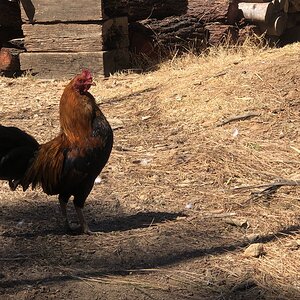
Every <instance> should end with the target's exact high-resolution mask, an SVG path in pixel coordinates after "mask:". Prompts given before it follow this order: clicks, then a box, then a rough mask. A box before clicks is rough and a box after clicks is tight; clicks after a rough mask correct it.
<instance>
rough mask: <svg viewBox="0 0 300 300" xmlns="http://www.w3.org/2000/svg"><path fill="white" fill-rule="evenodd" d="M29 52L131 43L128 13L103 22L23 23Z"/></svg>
mask: <svg viewBox="0 0 300 300" xmlns="http://www.w3.org/2000/svg"><path fill="white" fill-rule="evenodd" d="M22 29H23V32H24V35H25V48H26V49H27V51H29V52H43V51H45V52H86V51H87V52H90V51H102V50H111V49H119V48H126V47H128V46H129V39H128V22H127V17H121V18H115V19H109V20H106V21H103V22H102V24H76V23H69V24H67V23H58V24H23V26H22Z"/></svg>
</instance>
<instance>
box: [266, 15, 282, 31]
mask: <svg viewBox="0 0 300 300" xmlns="http://www.w3.org/2000/svg"><path fill="white" fill-rule="evenodd" d="M286 26H287V15H286V14H282V15H280V16H278V17H277V18H276V19H275V20H274V22H273V23H272V24H271V26H269V27H268V29H267V35H275V36H281V35H282V34H283V32H284V31H285V29H286Z"/></svg>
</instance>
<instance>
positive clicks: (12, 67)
mask: <svg viewBox="0 0 300 300" xmlns="http://www.w3.org/2000/svg"><path fill="white" fill-rule="evenodd" d="M22 52H24V50H20V49H16V48H1V49H0V71H6V72H8V71H9V72H18V71H20V61H19V55H20V53H22Z"/></svg>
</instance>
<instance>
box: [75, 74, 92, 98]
mask: <svg viewBox="0 0 300 300" xmlns="http://www.w3.org/2000/svg"><path fill="white" fill-rule="evenodd" d="M92 85H95V84H94V83H93V77H92V74H91V72H90V71H89V70H82V72H81V74H78V75H77V76H76V77H75V78H74V80H73V86H74V88H75V90H77V91H78V92H79V93H80V94H83V93H85V92H87V91H88V90H89V88H90V87H91V86H92Z"/></svg>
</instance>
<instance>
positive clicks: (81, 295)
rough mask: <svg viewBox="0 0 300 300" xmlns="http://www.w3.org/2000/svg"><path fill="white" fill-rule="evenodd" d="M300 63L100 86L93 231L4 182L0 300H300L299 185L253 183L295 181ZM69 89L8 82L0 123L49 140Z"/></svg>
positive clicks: (227, 58)
mask: <svg viewBox="0 0 300 300" xmlns="http://www.w3.org/2000/svg"><path fill="white" fill-rule="evenodd" d="M299 66H300V45H299V44H294V45H291V46H287V47H285V48H282V49H273V50H272V49H271V50H270V49H262V50H261V49H255V48H242V49H239V50H236V51H235V50H230V51H228V50H227V51H226V50H220V49H219V50H218V51H216V52H215V53H212V54H211V55H209V56H206V57H194V56H192V55H189V56H187V57H184V58H181V59H177V58H174V59H173V60H172V61H170V62H167V63H165V64H163V65H162V66H161V67H160V68H159V69H158V70H156V71H153V72H150V73H147V74H134V73H129V74H118V75H113V76H112V77H110V78H109V79H107V80H103V79H100V78H96V79H95V80H96V83H97V86H96V87H93V88H92V89H91V92H92V94H94V96H95V97H96V99H97V101H98V102H99V103H100V107H101V109H102V110H103V112H104V114H105V115H106V116H107V117H108V119H109V121H110V122H111V124H112V126H113V128H114V132H115V143H114V149H113V152H112V155H111V158H110V161H109V164H108V165H107V167H106V168H105V170H104V171H103V173H102V174H101V182H100V183H98V184H95V187H94V189H93V191H92V193H91V194H90V196H89V198H88V199H87V202H86V206H85V216H86V218H87V221H88V223H89V225H90V227H91V229H92V230H94V231H96V232H97V233H98V234H97V235H96V236H86V235H76V234H74V235H70V234H67V233H66V232H65V230H64V228H63V223H62V221H61V219H60V212H59V208H58V201H57V198H56V197H55V196H53V197H49V196H47V195H45V194H43V193H42V191H41V190H35V191H31V190H28V191H26V192H22V191H21V190H17V191H15V192H11V191H10V190H9V187H8V184H7V183H6V182H1V183H0V185H1V186H0V188H1V193H0V205H1V210H0V216H1V221H0V253H1V256H0V298H1V299H107V300H113V299H124V300H125V299H128V300H129V299H130V300H134V299H145V300H146V299H174V300H177V299H249V300H250V299H300V284H299V282H300V272H299V270H300V231H299V229H300V216H299V211H300V210H299V208H300V201H299V199H300V188H299V187H297V186H290V185H288V186H283V187H280V188H279V189H277V190H275V189H273V190H272V189H271V191H270V190H267V191H266V192H265V193H264V192H262V190H263V188H259V187H255V186H257V185H260V184H268V183H274V182H278V181H282V180H292V183H295V184H297V180H298V179H299V177H300V176H299V165H300V160H299V155H300V150H299V149H300V136H299V130H300V129H299V128H300V116H299V108H300V88H299V87H300V72H299ZM66 83H67V81H55V80H52V81H51V80H50V81H46V80H36V79H34V78H32V77H30V76H26V77H23V78H18V79H10V78H3V77H2V78H0V87H1V102H0V122H1V124H3V125H14V126H18V127H19V128H21V129H24V130H26V131H27V132H28V133H30V134H32V135H33V136H35V137H36V138H37V139H38V141H39V142H41V143H42V142H45V141H47V140H49V139H51V138H52V137H54V136H55V135H56V134H57V132H58V131H59V120H58V102H59V97H60V95H61V94H62V90H63V87H64V85H65V84H66ZM249 112H250V116H249ZM245 114H248V117H245V118H236V117H238V116H240V115H245ZM228 118H231V119H228ZM226 120H227V121H228V122H227V123H226ZM225 123H226V124H225ZM290 183H291V182H290ZM249 186H252V187H249ZM239 187H247V188H245V189H239ZM268 191H269V193H267V192H268ZM253 192H256V193H253ZM68 209H69V213H70V214H71V216H72V219H73V220H74V222H76V215H75V212H74V209H73V207H72V203H70V204H69V207H68ZM232 223H235V224H236V225H232ZM251 243H262V244H263V247H264V254H263V255H261V256H259V257H247V256H245V254H244V251H245V249H246V248H247V247H248V246H249V245H250V244H251Z"/></svg>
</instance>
